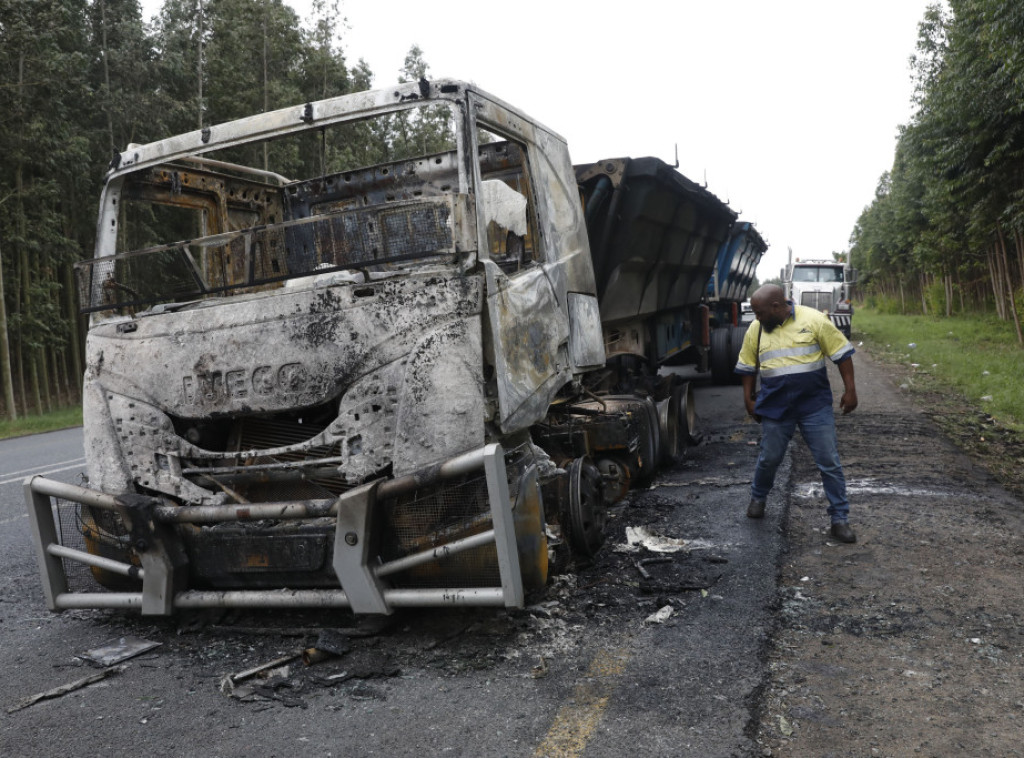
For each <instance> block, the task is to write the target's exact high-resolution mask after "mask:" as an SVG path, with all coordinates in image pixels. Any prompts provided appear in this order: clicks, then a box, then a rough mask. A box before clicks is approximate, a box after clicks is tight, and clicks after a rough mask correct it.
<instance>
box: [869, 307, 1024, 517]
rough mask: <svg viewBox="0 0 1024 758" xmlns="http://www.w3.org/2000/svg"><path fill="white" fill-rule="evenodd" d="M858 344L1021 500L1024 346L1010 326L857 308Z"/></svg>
mask: <svg viewBox="0 0 1024 758" xmlns="http://www.w3.org/2000/svg"><path fill="white" fill-rule="evenodd" d="M853 342H854V344H855V345H856V344H857V343H862V344H863V347H864V348H866V349H867V352H868V353H870V354H871V356H872V357H873V358H874V359H875V360H876V361H878V362H879V363H881V364H883V365H885V366H886V367H887V368H889V369H890V370H891V376H892V378H893V380H894V381H895V383H896V384H897V385H898V386H899V387H900V389H902V390H906V391H907V392H908V393H909V394H910V397H911V399H912V400H913V402H914V403H915V404H916V405H918V406H919V407H920V408H921V409H922V411H923V412H924V413H925V415H927V416H929V417H930V418H931V419H932V420H933V421H935V423H936V424H938V426H939V427H940V428H941V429H942V430H943V431H944V432H945V433H946V435H947V436H948V437H949V438H950V439H951V440H952V441H953V442H954V443H955V444H956V445H957V446H958V447H960V448H961V449H962V450H964V452H966V453H967V454H968V455H969V456H971V458H972V459H974V460H975V461H977V462H978V463H980V464H981V465H982V466H984V467H985V468H986V469H988V471H989V473H991V474H992V475H993V476H994V477H995V478H996V479H997V480H998V481H999V483H1000V484H1002V485H1003V487H1005V488H1006V489H1008V490H1010V491H1011V492H1013V493H1014V494H1016V495H1017V496H1018V497H1024V397H1022V396H1021V393H1020V392H1019V390H1017V389H1016V388H1017V387H1019V386H1020V377H1021V376H1022V375H1024V373H1022V372H1024V349H1022V348H1021V347H1019V346H1018V344H1017V335H1016V333H1015V332H1014V329H1013V325H1012V324H1007V323H1003V322H1000V321H998V320H996V319H988V318H981V317H977V318H964V317H953V318H930V317H927V316H897V315H887V314H880V313H878V312H877V311H873V310H870V309H867V308H860V309H858V311H857V315H856V316H855V317H854V326H853Z"/></svg>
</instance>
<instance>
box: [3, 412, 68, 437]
mask: <svg viewBox="0 0 1024 758" xmlns="http://www.w3.org/2000/svg"><path fill="white" fill-rule="evenodd" d="M81 425H82V406H80V405H77V406H74V407H71V408H64V409H62V410H59V411H52V412H50V413H44V414H43V415H41V416H26V417H24V418H19V419H16V420H14V421H9V420H7V419H3V420H0V439H7V438H8V437H24V436H25V435H27V434H40V433H42V432H52V431H55V430H57V429H68V428H70V427H72V426H81Z"/></svg>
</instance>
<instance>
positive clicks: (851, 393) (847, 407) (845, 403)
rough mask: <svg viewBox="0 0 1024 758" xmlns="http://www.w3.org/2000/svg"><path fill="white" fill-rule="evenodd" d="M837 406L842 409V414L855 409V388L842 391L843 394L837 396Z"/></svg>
mask: <svg viewBox="0 0 1024 758" xmlns="http://www.w3.org/2000/svg"><path fill="white" fill-rule="evenodd" d="M839 408H840V410H842V412H843V415H844V416H845V415H846V414H847V413H850V412H852V411H854V410H856V409H857V390H855V389H848V390H846V391H845V392H844V393H843V396H842V397H841V398H839Z"/></svg>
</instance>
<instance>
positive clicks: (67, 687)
mask: <svg viewBox="0 0 1024 758" xmlns="http://www.w3.org/2000/svg"><path fill="white" fill-rule="evenodd" d="M126 668H127V666H125V665H121V666H114V667H113V668H109V669H104V670H103V671H98V672H96V673H95V674H92V675H90V676H87V677H84V678H82V679H78V680H76V681H74V682H70V683H69V684H63V685H61V686H60V687H54V688H53V689H52V690H46V691H45V692H40V693H37V694H35V695H30V696H29V697H26V698H22V699H21V700H19V701H18V702H16V703H15V704H14V705H12V706H10V707H9V708H8V709H7V712H8V713H15V712H17V711H20V710H23V709H25V708H28V707H29V706H30V705H35V704H36V703H38V702H40V701H42V700H53V699H54V698H58V697H63V696H64V695H67V694H68V693H70V692H75V691H76V690H80V689H82V688H83V687H88V686H89V685H90V684H95V683H96V682H100V681H102V680H104V679H106V678H107V677H109V676H113V675H114V674H120V673H121V672H122V671H124V670H125V669H126Z"/></svg>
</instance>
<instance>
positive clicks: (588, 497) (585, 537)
mask: <svg viewBox="0 0 1024 758" xmlns="http://www.w3.org/2000/svg"><path fill="white" fill-rule="evenodd" d="M566 516H567V519H566V524H565V526H567V527H568V529H567V531H568V535H567V536H568V539H569V546H570V547H571V548H572V550H573V552H574V553H577V554H578V555H581V556H584V557H587V558H593V557H594V556H595V555H597V551H598V550H600V549H601V546H602V545H603V544H604V524H605V505H604V498H603V497H602V496H601V474H600V472H598V470H597V468H596V467H595V466H594V464H592V463H590V461H587V460H585V459H583V458H577V459H576V460H574V461H573V462H572V463H571V464H570V465H569V512H568V513H567V514H566Z"/></svg>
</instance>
